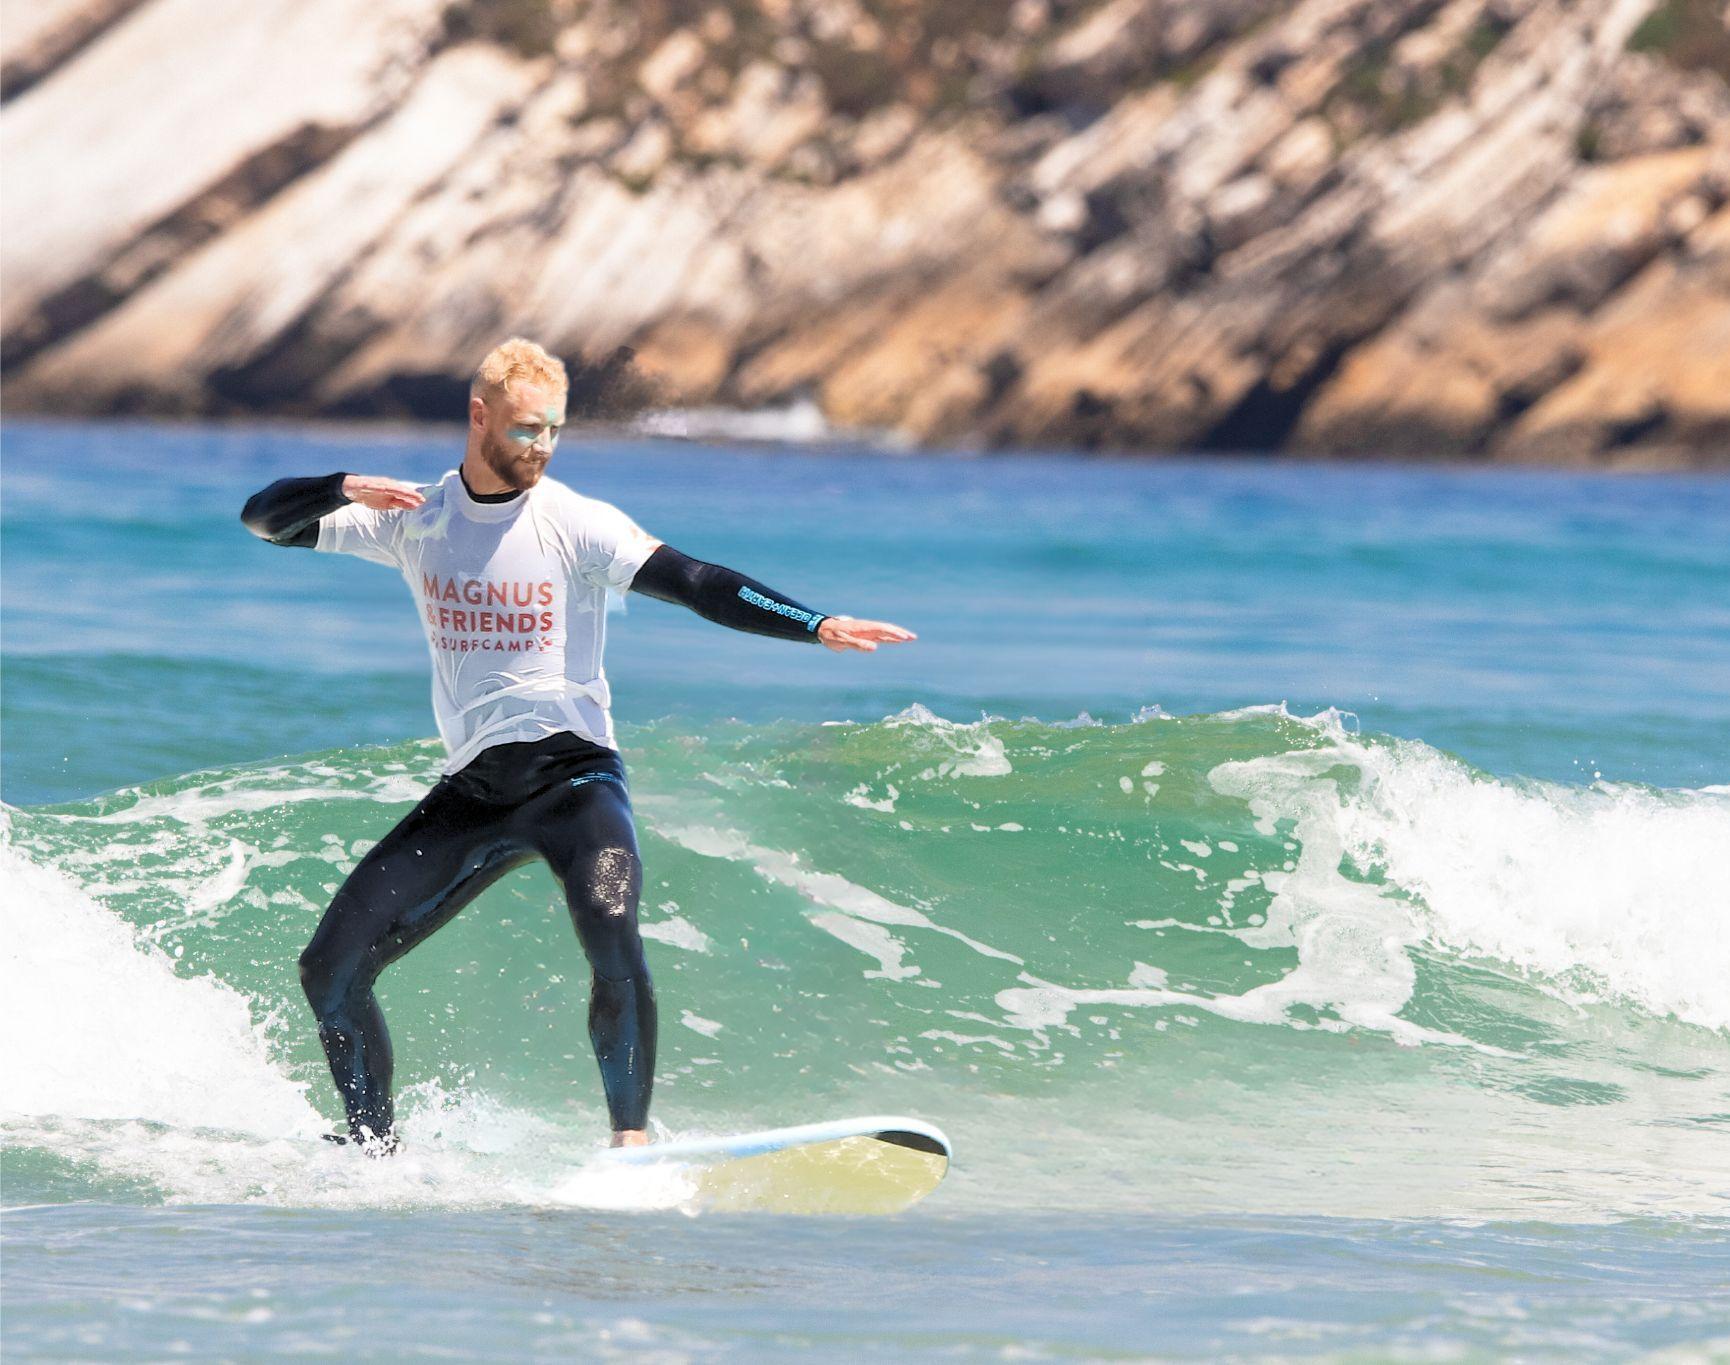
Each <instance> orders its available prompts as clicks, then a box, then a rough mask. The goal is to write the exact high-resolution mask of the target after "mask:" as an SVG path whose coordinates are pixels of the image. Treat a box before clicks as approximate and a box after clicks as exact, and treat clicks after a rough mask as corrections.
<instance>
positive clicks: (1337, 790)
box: [996, 707, 1730, 1052]
mask: <svg viewBox="0 0 1730 1365" xmlns="http://www.w3.org/2000/svg"><path fill="white" fill-rule="evenodd" d="M1262 715H1278V716H1282V717H1285V716H1286V713H1285V711H1284V708H1283V707H1252V708H1247V709H1245V710H1243V711H1239V712H1234V713H1232V714H1231V716H1230V717H1215V718H1214V719H1229V718H1237V719H1245V718H1248V717H1251V716H1262ZM1288 718H1289V719H1291V720H1293V721H1295V722H1297V723H1300V724H1303V725H1306V726H1308V727H1310V728H1311V729H1312V730H1314V731H1316V732H1318V733H1319V735H1320V737H1321V740H1322V742H1321V743H1319V744H1316V745H1313V746H1310V747H1305V748H1297V749H1292V750H1289V751H1286V752H1283V753H1277V754H1271V755H1265V756H1263V757H1259V758H1252V759H1246V760H1242V761H1238V762H1231V763H1224V764H1220V765H1219V766H1217V767H1216V768H1214V769H1213V770H1212V772H1211V773H1210V774H1209V781H1210V783H1211V785H1212V786H1213V787H1214V789H1215V790H1217V791H1219V792H1220V793H1222V794H1224V795H1228V796H1233V797H1237V798H1239V799H1241V800H1242V801H1244V802H1245V803H1246V804H1247V805H1248V806H1249V808H1250V810H1251V812H1252V813H1253V814H1254V816H1255V817H1256V821H1257V825H1258V828H1259V830H1260V832H1261V833H1262V834H1264V835H1268V836H1272V835H1274V834H1276V833H1285V834H1287V835H1288V836H1289V838H1290V841H1291V844H1292V845H1295V856H1294V857H1293V858H1292V859H1291V860H1290V861H1288V862H1287V863H1286V865H1285V866H1284V867H1282V868H1279V869H1270V870H1266V871H1260V872H1255V871H1253V870H1252V872H1251V873H1250V874H1249V876H1253V877H1254V878H1255V879H1256V880H1259V881H1260V882H1261V883H1262V885H1263V886H1265V887H1266V889H1267V890H1268V891H1269V892H1270V893H1271V900H1270V902H1269V904H1268V908H1267V911H1266V914H1265V917H1264V918H1262V919H1260V920H1259V922H1252V923H1249V924H1244V925H1230V924H1225V925H1217V927H1204V926H1201V925H1195V924H1187V923H1180V922H1178V921H1173V920H1139V921H1135V923H1136V924H1137V925H1138V926H1139V927H1146V928H1160V927H1171V928H1183V929H1188V930H1192V931H1197V932H1206V933H1215V934H1229V935H1231V936H1233V937H1235V938H1237V939H1239V940H1240V941H1242V942H1243V943H1244V944H1245V945H1246V946H1248V947H1251V948H1258V949H1269V948H1273V949H1287V950H1291V949H1295V950H1296V952H1297V956H1298V962H1297V965H1296V967H1294V968H1293V969H1291V970H1290V971H1289V972H1287V973H1286V974H1285V975H1284V976H1282V977H1281V978H1280V979H1279V980H1277V981H1273V982H1269V983H1266V984H1264V985H1261V986H1258V987H1255V988H1253V989H1251V990H1248V991H1245V992H1243V993H1242V994H1240V995H1232V994H1224V995H1217V996H1204V995H1201V994H1198V993H1193V992H1184V991H1173V990H1169V989H1166V988H1165V987H1164V983H1163V982H1159V983H1154V982H1151V981H1149V980H1148V979H1146V978H1145V977H1143V978H1142V979H1135V978H1134V977H1132V978H1131V980H1130V981H1129V982H1128V983H1127V985H1126V986H1124V987H1122V988H1109V989H1091V990H1078V989H1072V988H1070V987H1067V986H1063V985H1059V984H1054V983H1052V982H1048V981H1043V980H1040V979H1039V978H1037V977H1034V976H1032V975H1026V974H1024V975H1023V976H1022V978H1021V982H1020V984H1019V985H1017V986H1015V987H1012V988H1010V989H1007V990H1004V991H1000V992H999V993H998V994H997V997H996V999H997V1004H998V1006H999V1008H1001V1009H1003V1010H1004V1011H1005V1015H1006V1020H1007V1022H1009V1023H1011V1024H1014V1025H1018V1026H1020V1027H1023V1028H1029V1029H1035V1030H1039V1029H1047V1028H1051V1027H1057V1026H1063V1025H1066V1024H1067V1021H1068V1017H1069V1015H1070V1014H1071V1013H1072V1012H1073V1011H1074V1010H1075V1009H1076V1008H1078V1007H1080V1006H1084V1005H1129V1006H1172V1005H1181V1006H1185V1007H1190V1008H1195V1009H1202V1010H1207V1011H1209V1012H1211V1013H1213V1014H1216V1015H1220V1016H1223V1017H1226V1018H1230V1019H1235V1020H1239V1021H1242V1022H1246V1023H1261V1024H1285V1025H1288V1026H1293V1027H1317V1028H1323V1029H1343V1028H1352V1027H1357V1028H1366V1029H1371V1030H1375V1031H1378V1032H1383V1033H1386V1034H1388V1035H1389V1036H1390V1037H1392V1038H1393V1039H1395V1040H1396V1041H1398V1042H1401V1043H1406V1044H1420V1043H1443V1044H1448V1045H1453V1046H1459V1045H1469V1046H1474V1047H1480V1048H1481V1049H1482V1050H1485V1051H1492V1052H1493V1051H1496V1050H1497V1049H1494V1048H1485V1047H1483V1045H1482V1044H1479V1043H1476V1042H1473V1040H1471V1039H1468V1038H1465V1037H1462V1036H1460V1035H1458V1034H1454V1033H1447V1032H1441V1031H1438V1030H1434V1029H1427V1028H1423V1027H1420V1026H1418V1025H1415V1024H1413V1023H1411V1022H1410V1021H1408V1020H1406V1019H1404V1018H1402V1017H1401V1012H1402V1011H1403V1010H1404V1008H1405V1006H1406V1005H1407V1003H1408V1002H1409V1001H1410V998H1411V995H1412V991H1413V988H1414V986H1415V983H1416V966H1415V952H1416V950H1417V949H1419V948H1420V947H1422V946H1424V945H1437V946H1441V947H1443V948H1445V949H1448V950H1449V951H1451V952H1454V953H1456V954H1465V955H1469V956H1474V957H1479V958H1484V959H1490V960H1493V961H1495V962H1497V963H1500V964H1503V965H1505V966H1512V967H1514V968H1516V969H1518V970H1521V971H1524V972H1528V973H1531V974H1534V975H1536V976H1538V977H1540V978H1541V979H1543V980H1544V981H1545V983H1546V984H1547V985H1548V986H1549V987H1551V988H1552V989H1556V988H1560V989H1561V990H1563V991H1564V992H1565V993H1567V994H1570V995H1572V996H1573V997H1575V998H1592V997H1594V996H1597V995H1608V996H1613V997H1616V998H1618V999H1622V1000H1626V1001H1629V1002H1632V1003H1634V1004H1636V1005H1638V1006H1641V1007H1643V1008H1644V1009H1646V1010H1649V1011H1651V1012H1653V1013H1655V1014H1659V1015H1674V1016H1675V1017H1677V1018H1678V1019H1681V1020H1683V1021H1685V1022H1688V1023H1694V1024H1699V1025H1703V1026H1705V1027H1707V1028H1713V1029H1725V1028H1730V799H1727V797H1726V794H1725V793H1723V792H1720V791H1717V790H1715V789H1708V790H1704V791H1655V790H1652V789H1648V788H1639V787H1632V786H1612V785H1608V784H1604V783H1599V784H1597V785H1595V786H1593V787H1589V788H1578V787H1567V786H1563V785H1560V784H1556V783H1546V782H1528V781H1506V780H1501V779H1496V778H1493V777H1489V776H1487V775H1484V774H1481V773H1477V772H1474V771H1473V770H1472V769H1470V768H1469V767H1467V766H1466V765H1465V764H1463V763H1461V762H1460V761H1459V760H1457V759H1454V758H1450V757H1449V756H1447V755H1445V754H1442V753H1440V752H1438V751H1436V750H1434V749H1432V748H1430V747H1428V746H1427V745H1424V744H1421V743H1417V742H1412V741H1393V742H1379V743H1366V742H1365V741H1363V740H1361V739H1359V738H1358V737H1357V736H1356V735H1355V734H1353V733H1350V732H1349V730H1348V729H1347V725H1346V718H1345V717H1343V716H1342V715H1341V714H1340V713H1338V712H1335V711H1328V712H1324V713H1322V714H1320V715H1317V716H1312V717H1308V718H1303V717H1288ZM1182 844H1183V846H1184V847H1185V848H1187V849H1188V850H1189V851H1190V852H1192V853H1195V854H1196V855H1197V856H1207V855H1208V854H1210V853H1211V852H1212V849H1211V847H1208V846H1205V845H1201V844H1198V843H1196V842H1194V841H1189V840H1184V841H1182ZM1219 847H1220V848H1225V847H1227V845H1226V843H1224V842H1223V841H1222V842H1221V843H1220V844H1219ZM1204 849H1205V852H1204ZM1234 851H1235V848H1234ZM1166 866H1168V867H1173V868H1175V869H1178V870H1185V871H1197V870H1198V869H1194V868H1192V867H1190V866H1189V865H1186V864H1172V863H1166ZM1377 873H1379V874H1380V875H1379V877H1377V876H1368V877H1367V879H1366V874H1377ZM1248 884H1249V877H1248V876H1246V877H1240V878H1234V879H1232V880H1231V881H1230V882H1228V884H1227V887H1226V891H1225V895H1226V898H1227V901H1226V903H1224V908H1225V909H1226V910H1229V908H1230V905H1229V901H1230V899H1231V898H1233V897H1235V895H1236V894H1237V893H1238V892H1241V891H1242V890H1243V889H1244V887H1245V886H1247V885H1248ZM1298 1005H1304V1006H1308V1007H1311V1008H1312V1009H1314V1010H1317V1011H1323V1012H1324V1013H1323V1014H1322V1017H1321V1018H1320V1019H1318V1020H1316V1021H1315V1022H1314V1023H1305V1022H1302V1021H1301V1020H1298V1019H1295V1018H1294V1016H1293V1015H1292V1013H1291V1010H1292V1007H1293V1006H1298Z"/></svg>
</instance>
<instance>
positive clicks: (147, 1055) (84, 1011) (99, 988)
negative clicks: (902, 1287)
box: [0, 826, 713, 1208]
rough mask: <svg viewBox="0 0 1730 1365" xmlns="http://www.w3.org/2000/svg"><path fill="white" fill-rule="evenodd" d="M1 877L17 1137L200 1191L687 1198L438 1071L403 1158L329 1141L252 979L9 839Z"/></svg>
mask: <svg viewBox="0 0 1730 1365" xmlns="http://www.w3.org/2000/svg"><path fill="white" fill-rule="evenodd" d="M5 834H6V831H5V830H4V828H3V826H0V836H4V835H5ZM0 888H3V896H0V924H3V927H4V934H5V943H4V951H3V954H0V1021H3V1023H4V1037H5V1042H6V1049H7V1065H6V1067H5V1070H4V1075H3V1078H0V1133H3V1134H4V1139H5V1142H6V1144H7V1145H9V1146H11V1145H19V1146H27V1147H31V1148H35V1149H38V1150H44V1151H49V1152H53V1153H55V1154H56V1155H58V1156H59V1157H61V1158H62V1159H63V1160H66V1161H69V1162H73V1163H76V1164H79V1165H84V1166H93V1167H96V1168H99V1169H101V1170H102V1171H103V1172H105V1173H106V1174H107V1175H108V1176H110V1177H114V1178H121V1179H127V1180H135V1181H141V1182H144V1183H146V1184H148V1185H150V1186H152V1187H154V1188H155V1189H157V1190H158V1191H160V1192H161V1193H162V1194H163V1195H164V1196H165V1197H166V1198H168V1199H170V1200H173V1201H185V1202H197V1203H234V1202H263V1203H273V1204H285V1205H293V1206H309V1205H319V1206H338V1207H375V1206H396V1205H418V1206H425V1205H439V1206H473V1205H497V1204H526V1205H547V1204H586V1205H589V1206H593V1207H602V1208H665V1207H669V1206H671V1205H673V1204H676V1203H678V1202H679V1199H680V1198H681V1197H682V1195H681V1194H680V1192H679V1191H678V1190H677V1189H675V1188H672V1187H671V1186H669V1185H668V1183H667V1182H666V1181H665V1180H661V1181H659V1182H656V1181H649V1182H644V1181H642V1180H640V1179H637V1178H635V1177H632V1176H630V1175H628V1174H625V1173H622V1172H620V1171H618V1170H615V1169H613V1168H611V1167H601V1168H596V1169H593V1170H590V1169H589V1165H588V1163H589V1162H590V1161H591V1158H592V1157H593V1156H594V1155H596V1152H595V1150H594V1149H593V1148H592V1146H591V1145H589V1144H585V1142H584V1141H583V1140H582V1137H581V1136H580V1135H579V1134H578V1133H577V1132H576V1131H575V1130H573V1128H572V1127H571V1126H570V1125H568V1124H561V1123H553V1122H550V1121H548V1120H546V1119H543V1118H540V1117H538V1116H536V1115H534V1114H531V1113H528V1112H525V1111H523V1110H520V1109H517V1108H514V1107H511V1106H508V1105H503V1104H499V1103H496V1102H494V1101H492V1100H490V1099H489V1098H488V1097H487V1096H486V1095H485V1094H482V1093H472V1092H469V1091H462V1092H457V1093H451V1092H447V1091H445V1090H443V1089H442V1088H441V1087H439V1086H438V1085H437V1084H436V1083H427V1084H423V1085H420V1086H414V1087H409V1088H408V1089H407V1090H405V1091H404V1093H403V1094H402V1095H401V1096H400V1098H399V1105H398V1112H399V1116H400V1126H401V1128H402V1131H403V1133H404V1135H405V1136H406V1137H407V1139H408V1147H407V1148H406V1149H405V1151H404V1152H403V1153H402V1154H400V1155H398V1156H397V1157H394V1158H392V1159H391V1160H390V1161H367V1160H364V1159H362V1158H361V1157H360V1156H359V1155H358V1154H356V1153H355V1152H354V1151H353V1150H352V1149H351V1148H343V1147H336V1146H333V1145H331V1144H328V1143H326V1142H324V1141H322V1140H321V1139H320V1136H319V1135H320V1134H321V1133H323V1132H325V1131H328V1129H329V1128H330V1126H331V1125H330V1123H329V1122H328V1120H326V1119H324V1118H323V1117H322V1116H321V1115H320V1114H319V1113H318V1111H317V1110H316V1109H314V1107H313V1106H312V1104H311V1103H310V1102H309V1100H308V1097H307V1093H306V1092H307V1087H306V1085H305V1084H304V1083H302V1082H299V1081H296V1080H293V1079H291V1078H290V1077H289V1076H288V1075H287V1074H285V1072H284V1071H283V1070H282V1068H281V1067H280V1066H279V1065H278V1064H277V1062H276V1061H275V1060H274V1059H273V1058H272V1057H271V1056H270V1053H269V1049H268V1046H267V1043H266V1039H265V1036H264V1032H263V1030H262V1029H261V1028H260V1027H259V1025H258V1023H257V1022H256V1021H255V1020H254V1019H253V1016H252V1011H251V1010H250V1008H249V1006H248V1003H247V1001H246V999H245V998H244V997H243V996H242V995H241V994H240V993H239V992H238V991H236V990H234V989H233V988H232V987H230V986H228V985H225V984H224V983H223V982H221V981H218V980H217V979H215V978H214V977H209V976H206V977H196V978H189V977H184V976H181V975H179V973H178V972H177V971H176V968H175V964H174V962H173V960H172V959H171V958H170V957H169V956H168V955H167V954H166V953H164V952H163V951H162V950H161V949H160V948H158V947H156V946H155V945H154V944H152V943H151V942H149V941H148V940H147V939H145V938H144V937H143V936H141V935H139V934H137V933H136V932H134V931H133V930H132V929H131V928H130V927H129V926H127V924H126V923H125V922H124V921H123V920H122V919H120V917H119V916H117V915H116V914H114V913H113V912H112V911H110V910H109V909H107V908H106V907H105V906H103V905H101V904H100V903H99V902H98V901H96V900H95V899H94V898H93V897H92V896H91V895H90V894H89V893H88V892H87V891H85V890H84V889H83V888H81V887H79V886H78V885H77V884H75V883H74V882H72V881H70V880H69V879H68V878H67V877H66V876H64V875H63V874H61V873H59V872H57V871H54V870H51V869H47V868H43V867H40V866H38V865H37V864H35V863H33V862H31V861H30V860H29V859H27V858H25V857H24V856H22V855H21V854H20V853H19V852H18V851H17V850H16V849H15V848H13V847H11V846H10V843H9V842H4V841H0ZM69 1013H74V1014H75V1016H76V1017H75V1018H70V1019H69V1018H68V1015H69ZM689 1022H690V1024H691V1026H692V1027H694V1028H697V1029H698V1031H699V1032H704V1031H705V1026H709V1027H713V1026H712V1025H710V1021H707V1020H702V1019H699V1018H697V1017H696V1016H694V1015H693V1016H690V1020H689ZM582 1131H583V1132H584V1133H590V1132H596V1131H599V1129H598V1127H585V1128H584V1129H583V1130H582ZM585 1172H586V1174H585Z"/></svg>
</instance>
